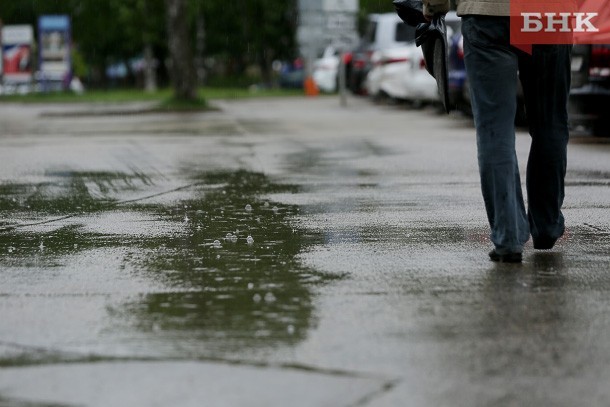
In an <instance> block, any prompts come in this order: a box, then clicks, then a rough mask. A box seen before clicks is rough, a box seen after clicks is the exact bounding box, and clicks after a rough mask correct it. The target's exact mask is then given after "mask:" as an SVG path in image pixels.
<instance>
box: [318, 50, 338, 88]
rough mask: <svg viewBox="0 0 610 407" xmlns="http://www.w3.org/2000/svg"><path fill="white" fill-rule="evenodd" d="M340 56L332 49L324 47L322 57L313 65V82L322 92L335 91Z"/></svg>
mask: <svg viewBox="0 0 610 407" xmlns="http://www.w3.org/2000/svg"><path fill="white" fill-rule="evenodd" d="M340 58H341V54H340V53H339V51H337V50H336V49H335V48H334V47H326V49H324V53H323V54H322V57H321V58H319V59H317V60H316V61H315V62H314V65H313V80H314V82H315V83H316V85H317V86H318V89H320V90H321V91H322V92H327V93H333V92H336V91H337V82H338V74H339V62H340Z"/></svg>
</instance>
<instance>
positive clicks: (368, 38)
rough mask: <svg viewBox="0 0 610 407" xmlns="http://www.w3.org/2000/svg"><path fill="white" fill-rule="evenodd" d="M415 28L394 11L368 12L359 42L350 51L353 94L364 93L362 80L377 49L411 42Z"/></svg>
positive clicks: (369, 68)
mask: <svg viewBox="0 0 610 407" xmlns="http://www.w3.org/2000/svg"><path fill="white" fill-rule="evenodd" d="M414 38H415V28H413V27H410V26H408V25H407V24H405V23H404V22H403V21H402V20H401V19H400V17H398V15H397V14H396V13H384V14H370V15H369V16H368V23H367V28H366V31H365V34H364V37H363V38H362V40H361V41H360V44H359V45H358V46H357V47H356V48H355V49H354V50H353V51H352V63H351V75H350V86H349V87H350V89H351V91H352V92H353V93H355V94H363V93H366V90H365V88H364V86H363V85H364V81H365V79H366V76H367V74H368V72H369V71H370V70H371V69H372V67H373V64H372V61H371V57H372V56H373V53H374V52H375V51H377V50H382V49H390V48H397V47H400V46H403V45H405V44H406V43H408V42H412V41H413V40H414Z"/></svg>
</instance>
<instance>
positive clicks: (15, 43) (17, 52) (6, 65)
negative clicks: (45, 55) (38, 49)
mask: <svg viewBox="0 0 610 407" xmlns="http://www.w3.org/2000/svg"><path fill="white" fill-rule="evenodd" d="M33 42H34V30H33V28H32V26H30V25H7V26H4V27H3V28H2V67H3V72H4V83H5V84H11V83H30V82H31V81H32V44H33Z"/></svg>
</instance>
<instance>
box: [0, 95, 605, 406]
mask: <svg viewBox="0 0 610 407" xmlns="http://www.w3.org/2000/svg"><path fill="white" fill-rule="evenodd" d="M217 105H218V106H219V107H221V109H222V110H221V111H218V112H207V113H198V114H195V113H192V114H170V113H168V114H154V115H153V114H137V115H136V114H134V115H131V114H125V115H116V114H112V115H105V114H104V112H105V111H110V110H112V113H117V112H116V110H117V107H116V106H97V107H87V106H59V107H58V106H44V105H38V106H22V105H2V108H1V109H0V208H1V214H2V216H1V218H0V315H1V316H2V317H1V318H0V406H13V405H15V406H25V405H27V406H51V405H53V406H57V405H61V406H72V405H91V406H108V405H115V406H118V405H125V406H150V405H160V406H164V405H174V406H183V405H184V406H191V405H192V406H202V405H203V406H237V405H239V406H270V405H273V406H276V405H277V406H287V405H290V406H530V405H531V406H534V405H536V406H538V405H544V406H575V405H578V406H608V405H610V386H608V383H610V295H609V294H610V275H609V272H608V270H609V268H610V267H609V266H610V256H609V254H610V250H609V248H610V211H609V208H610V143H608V140H605V139H595V138H586V137H583V136H575V137H574V138H573V140H572V142H571V144H570V147H569V168H568V177H567V187H566V202H565V211H564V213H565V215H566V221H567V234H566V236H565V237H564V238H563V239H562V240H561V241H560V242H559V243H558V245H557V246H556V248H555V249H554V250H552V251H550V252H537V251H535V250H533V248H532V246H531V244H528V246H527V247H526V252H525V257H524V263H523V264H522V265H505V264H495V263H492V262H490V261H489V260H488V258H487V252H488V251H489V249H490V243H489V241H488V238H487V235H488V228H487V224H486V220H485V217H484V209H483V203H482V199H481V197H480V192H479V184H478V174H477V168H476V152H475V149H474V130H473V128H472V125H471V123H470V121H469V120H468V119H465V118H463V117H459V116H450V117H446V116H439V115H437V114H436V113H435V111H434V109H424V110H410V109H408V108H405V107H395V106H375V105H372V104H371V103H369V102H368V101H365V100H356V99H350V101H349V105H348V107H347V108H345V109H343V108H340V107H339V102H338V100H336V99H335V98H317V99H271V100H257V101H242V102H217ZM141 107H142V106H135V105H134V106H127V107H123V108H122V109H124V110H125V112H126V113H127V112H128V111H129V109H134V110H139V109H141ZM517 144H518V154H519V157H520V160H521V167H522V169H524V168H525V159H526V157H527V150H528V148H529V140H528V136H527V134H525V133H523V132H520V133H519V134H518V136H517Z"/></svg>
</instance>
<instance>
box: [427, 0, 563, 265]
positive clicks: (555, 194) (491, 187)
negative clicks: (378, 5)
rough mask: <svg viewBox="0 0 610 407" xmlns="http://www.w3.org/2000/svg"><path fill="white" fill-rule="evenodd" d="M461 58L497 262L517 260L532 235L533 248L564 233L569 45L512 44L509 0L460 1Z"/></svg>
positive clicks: (431, 6) (434, 6) (444, 0)
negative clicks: (521, 152) (518, 144)
mask: <svg viewBox="0 0 610 407" xmlns="http://www.w3.org/2000/svg"><path fill="white" fill-rule="evenodd" d="M423 3H424V15H425V16H426V18H432V16H434V15H435V14H438V13H446V12H447V11H448V10H449V0H423ZM457 13H458V15H460V16H461V17H462V34H463V38H464V61H465V65H466V73H467V77H468V81H469V84H470V93H471V103H472V110H473V115H474V122H475V127H476V133H477V155H478V163H479V173H480V177H481V189H482V192H483V199H484V202H485V209H486V212H487V218H488V221H489V225H490V227H491V236H490V237H491V241H492V242H493V244H494V249H493V250H492V251H491V252H490V253H489V257H490V259H491V260H492V261H496V262H510V263H519V262H521V261H522V252H523V246H524V245H525V243H526V242H527V241H528V239H529V237H530V234H531V237H532V240H533V244H534V249H539V250H548V249H551V248H552V247H553V246H554V244H555V242H556V241H557V239H558V238H559V237H561V236H562V235H563V233H564V231H565V221H564V216H563V214H562V212H561V207H562V205H563V200H564V179H565V174H566V162H567V144H568V137H569V132H568V113H567V103H568V95H569V90H570V52H571V46H570V45H533V48H532V54H528V53H525V52H523V51H521V50H519V49H517V48H515V47H513V46H511V44H510V3H509V0H458V4H457ZM518 80H520V81H521V85H522V88H523V96H524V99H525V109H526V114H527V118H528V124H529V133H530V135H531V142H532V143H531V148H530V153H529V158H528V161H527V171H526V189H527V211H526V208H525V205H524V199H523V194H522V189H521V180H520V177H519V166H518V162H517V155H516V152H515V113H516V110H517V89H518V82H517V81H518Z"/></svg>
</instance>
